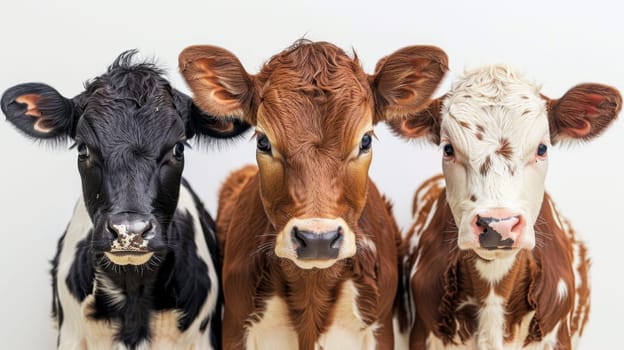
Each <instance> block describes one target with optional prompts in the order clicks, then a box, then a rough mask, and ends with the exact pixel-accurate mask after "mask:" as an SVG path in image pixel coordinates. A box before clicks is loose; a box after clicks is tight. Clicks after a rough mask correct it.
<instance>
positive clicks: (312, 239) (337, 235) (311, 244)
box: [291, 227, 343, 260]
mask: <svg viewBox="0 0 624 350" xmlns="http://www.w3.org/2000/svg"><path fill="white" fill-rule="evenodd" d="M291 234H292V240H293V243H294V244H295V247H297V248H296V249H297V257H298V258H299V259H301V260H322V259H336V258H337V257H338V253H339V252H340V246H342V241H343V235H342V228H341V227H338V229H336V230H335V231H329V232H321V233H317V232H311V231H300V230H299V229H297V227H294V228H293V230H292V232H291Z"/></svg>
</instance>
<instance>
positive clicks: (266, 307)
mask: <svg viewBox="0 0 624 350" xmlns="http://www.w3.org/2000/svg"><path fill="white" fill-rule="evenodd" d="M179 63H180V70H181V72H182V75H183V76H184V78H185V80H186V81H187V83H188V84H189V86H190V88H191V90H192V91H193V93H194V101H195V103H197V104H198V105H199V107H200V108H202V109H203V110H204V111H206V112H207V113H209V114H211V115H214V116H216V117H222V118H238V119H240V120H242V121H245V122H247V123H249V124H252V125H254V126H255V129H256V130H255V134H256V144H257V146H256V148H257V150H256V159H257V167H256V166H247V167H244V168H242V169H241V170H239V171H236V172H234V173H233V174H231V175H230V177H229V178H227V180H226V181H225V183H224V185H223V187H222V189H221V192H220V195H219V210H218V213H217V236H218V237H219V242H220V245H222V246H223V247H224V248H223V265H222V268H223V291H224V315H223V344H224V348H226V349H249V350H250V349H289V350H292V349H300V350H311V349H325V350H331V349H391V348H392V347H393V334H392V331H393V327H392V314H393V303H394V300H395V294H396V290H397V283H398V255H397V245H398V243H399V241H400V233H399V230H398V227H397V225H396V224H395V222H394V219H393V216H392V213H391V208H390V205H389V204H388V203H386V202H385V200H384V198H383V197H382V196H381V194H380V192H379V191H378V190H377V188H376V186H375V185H374V184H373V182H372V181H371V180H370V179H369V178H368V168H369V165H370V162H371V156H372V140H373V126H374V125H375V124H376V123H377V122H379V121H382V120H388V119H392V118H400V117H404V116H407V115H409V114H413V113H416V112H417V111H419V110H420V109H421V108H423V107H424V106H425V104H426V103H427V102H428V101H429V99H430V96H431V94H432V93H433V91H434V90H435V88H436V87H437V85H438V83H439V82H440V80H441V79H442V77H443V75H444V73H445V72H446V69H447V68H446V67H447V58H446V55H445V54H444V52H443V51H442V50H440V49H438V48H435V47H430V46H411V47H406V48H403V49H401V50H398V51H397V52H395V53H393V54H391V55H389V56H387V57H386V58H384V59H382V60H381V61H380V62H379V63H378V65H377V68H376V72H375V73H374V74H373V75H367V74H365V73H364V71H363V69H362V67H361V66H360V64H359V61H358V59H357V56H355V55H354V57H353V58H352V57H350V56H349V55H347V54H346V53H345V52H344V51H343V50H341V49H340V48H338V47H336V46H335V45H333V44H330V43H327V42H311V41H308V40H304V39H302V40H299V41H297V42H295V43H294V45H292V46H291V47H289V48H287V49H285V50H284V51H282V52H280V53H278V54H277V55H275V56H273V57H272V58H271V59H269V60H268V61H267V62H266V63H265V64H264V65H263V66H262V68H261V70H260V72H259V73H258V74H256V75H251V74H248V73H247V72H246V71H245V69H244V68H243V66H242V65H241V63H240V62H239V60H238V59H237V58H236V57H235V56H234V55H233V54H232V53H230V52H229V51H227V50H225V49H222V48H219V47H214V46H191V47H188V48H186V49H185V50H184V51H183V52H182V53H181V54H180V57H179ZM226 120H229V119H226Z"/></svg>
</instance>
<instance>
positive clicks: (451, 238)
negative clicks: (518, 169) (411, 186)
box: [403, 178, 589, 349]
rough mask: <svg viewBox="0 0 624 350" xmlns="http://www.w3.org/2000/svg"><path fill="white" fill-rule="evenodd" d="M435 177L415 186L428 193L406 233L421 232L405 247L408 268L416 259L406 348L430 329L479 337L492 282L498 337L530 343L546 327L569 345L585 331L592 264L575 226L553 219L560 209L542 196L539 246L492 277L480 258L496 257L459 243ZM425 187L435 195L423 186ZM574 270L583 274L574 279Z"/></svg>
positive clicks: (451, 339) (446, 335)
mask: <svg viewBox="0 0 624 350" xmlns="http://www.w3.org/2000/svg"><path fill="white" fill-rule="evenodd" d="M435 179H437V178H434V179H430V180H428V181H427V182H426V183H425V184H423V186H421V188H419V190H418V191H417V193H416V197H417V198H422V199H425V198H426V200H422V199H421V200H419V203H420V205H419V206H418V207H417V208H416V209H417V210H416V212H415V213H414V217H415V220H414V224H413V225H412V228H411V229H410V231H408V234H407V237H406V238H405V239H404V241H403V244H404V246H409V241H410V240H411V239H413V238H412V237H416V236H418V237H419V239H418V245H416V246H414V247H413V249H412V250H407V252H406V254H407V255H406V258H407V266H406V270H408V271H409V270H411V269H412V266H413V265H414V264H415V263H416V262H417V263H418V268H417V269H416V271H415V274H414V275H413V276H412V277H411V280H410V287H411V288H410V291H411V297H412V299H411V301H412V302H413V303H414V304H415V307H414V308H413V309H411V310H412V312H414V315H413V316H412V317H411V319H412V320H413V329H412V330H411V334H410V344H411V345H410V346H411V349H422V348H426V342H427V339H428V337H429V336H430V335H434V336H435V337H436V338H439V339H441V341H442V342H443V343H444V344H447V345H450V344H462V343H464V344H467V342H469V341H470V342H472V341H474V337H478V335H477V334H476V331H477V329H478V325H479V317H478V315H479V310H480V309H481V308H482V307H483V306H484V302H485V300H486V298H487V297H488V295H489V291H490V289H492V288H493V290H494V292H495V295H496V296H499V297H501V298H502V300H503V303H502V305H503V306H504V310H501V311H502V312H504V324H501V327H503V328H502V329H501V330H500V334H502V335H503V339H501V342H502V343H503V344H509V343H510V342H514V343H515V344H518V343H520V344H524V345H526V346H528V345H535V344H536V343H542V342H544V341H546V340H545V338H544V337H546V336H547V335H549V337H551V336H552V337H554V338H555V339H556V342H557V346H555V347H556V348H561V349H570V348H571V346H572V344H571V341H572V338H573V337H574V336H578V335H579V334H580V333H581V332H582V329H583V326H584V325H585V323H586V321H587V317H586V316H587V312H588V310H589V305H588V303H589V298H588V296H589V285H588V280H587V270H588V267H589V264H588V261H587V260H586V258H585V257H584V252H585V247H584V245H583V244H582V242H580V241H578V240H576V239H575V238H574V232H573V230H571V229H569V230H567V232H566V230H565V228H561V227H560V226H559V225H557V222H558V221H557V220H559V221H562V222H566V221H565V220H564V219H561V218H560V217H559V218H555V217H554V216H553V215H557V216H559V214H558V212H557V211H556V208H554V206H553V205H552V201H551V200H550V197H549V196H548V195H545V196H544V201H543V205H542V209H541V211H540V218H541V219H540V222H539V223H538V224H536V225H535V230H536V231H537V232H541V233H542V234H540V235H538V243H537V245H536V247H535V248H534V249H533V250H531V251H529V250H521V251H519V252H518V253H517V255H516V256H515V261H514V262H513V264H512V265H510V267H509V268H507V270H500V271H503V273H504V275H503V276H502V278H501V279H500V280H498V282H496V283H494V284H491V283H490V282H488V281H487V280H484V279H483V278H482V277H481V275H480V274H481V272H479V270H478V269H477V263H479V264H492V263H493V262H488V261H485V260H482V259H481V258H479V257H478V256H477V255H476V254H475V253H474V252H472V251H462V250H458V249H457V248H456V244H457V243H456V240H457V231H456V228H455V225H454V223H453V219H452V215H451V211H450V208H449V207H448V205H447V203H446V199H445V196H446V195H445V192H444V190H443V189H442V190H441V189H440V188H437V187H436V188H433V187H431V183H432V181H433V180H435ZM423 189H426V190H427V191H430V192H431V193H432V194H437V197H435V198H434V197H432V196H428V195H427V193H424V194H423V193H422V192H421V191H422V190H423ZM434 202H435V203H437V204H436V205H434ZM431 208H435V212H434V213H429V212H428V210H430V209H431ZM553 213H554V214H553ZM432 214H433V217H432V219H430V220H431V222H430V224H429V225H427V226H426V227H423V218H426V217H429V216H430V215H432ZM415 228H416V230H415ZM574 249H579V251H580V252H581V254H579V255H580V256H583V257H582V258H581V259H580V260H577V261H576V262H573V259H572V255H573V250H574ZM574 264H578V265H574ZM574 270H577V275H578V276H579V277H580V280H576V281H575V276H574V274H575V273H574ZM505 271H506V272H505ZM560 281H564V283H565V285H566V287H567V291H568V292H567V293H565V294H563V295H561V294H558V284H559V283H561V282H560ZM575 282H576V286H575ZM531 315H532V316H531ZM573 315H579V316H578V317H576V318H575V317H574V316H573ZM568 329H569V332H568ZM553 332H554V333H553ZM520 337H523V338H524V339H522V338H520Z"/></svg>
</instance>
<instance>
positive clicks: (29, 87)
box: [0, 83, 80, 141]
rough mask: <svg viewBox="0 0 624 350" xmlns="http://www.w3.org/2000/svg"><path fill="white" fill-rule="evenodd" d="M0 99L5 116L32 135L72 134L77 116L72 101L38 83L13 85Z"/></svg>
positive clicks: (55, 136) (48, 137)
mask: <svg viewBox="0 0 624 350" xmlns="http://www.w3.org/2000/svg"><path fill="white" fill-rule="evenodd" d="M0 103H1V106H2V112H3V113H4V115H5V116H6V118H7V120H8V121H9V122H11V123H12V124H13V125H15V126H16V127H17V128H18V129H19V130H20V131H22V132H24V133H25V134H26V135H28V136H30V137H32V138H36V139H43V140H57V141H58V140H62V139H64V138H67V137H73V136H74V132H75V128H76V123H77V121H78V118H79V117H80V112H79V111H78V108H76V105H75V104H74V101H72V100H70V99H67V98H65V97H63V96H61V94H60V93H59V92H58V91H56V90H55V89H54V88H52V87H50V86H48V85H45V84H40V83H26V84H20V85H16V86H14V87H12V88H10V89H8V90H7V91H5V92H4V94H3V95H2V100H1V102H0Z"/></svg>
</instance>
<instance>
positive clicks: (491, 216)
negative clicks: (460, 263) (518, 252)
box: [471, 209, 526, 249]
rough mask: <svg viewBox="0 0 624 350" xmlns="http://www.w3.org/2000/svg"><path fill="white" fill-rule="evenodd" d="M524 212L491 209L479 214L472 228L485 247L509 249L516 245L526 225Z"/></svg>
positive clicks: (473, 221)
mask: <svg viewBox="0 0 624 350" xmlns="http://www.w3.org/2000/svg"><path fill="white" fill-rule="evenodd" d="M525 222H526V221H525V219H524V217H523V216H522V214H520V213H518V212H514V211H511V210H508V209H491V210H487V211H485V212H481V213H479V214H477V215H476V216H475V217H474V219H473V220H472V224H471V226H472V230H473V232H474V233H475V235H476V236H477V237H479V244H480V246H481V247H482V248H485V249H505V248H507V249H509V248H512V247H513V246H514V243H515V242H517V241H518V239H519V238H520V236H521V235H522V233H523V231H524V228H525V226H526V224H525Z"/></svg>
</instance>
